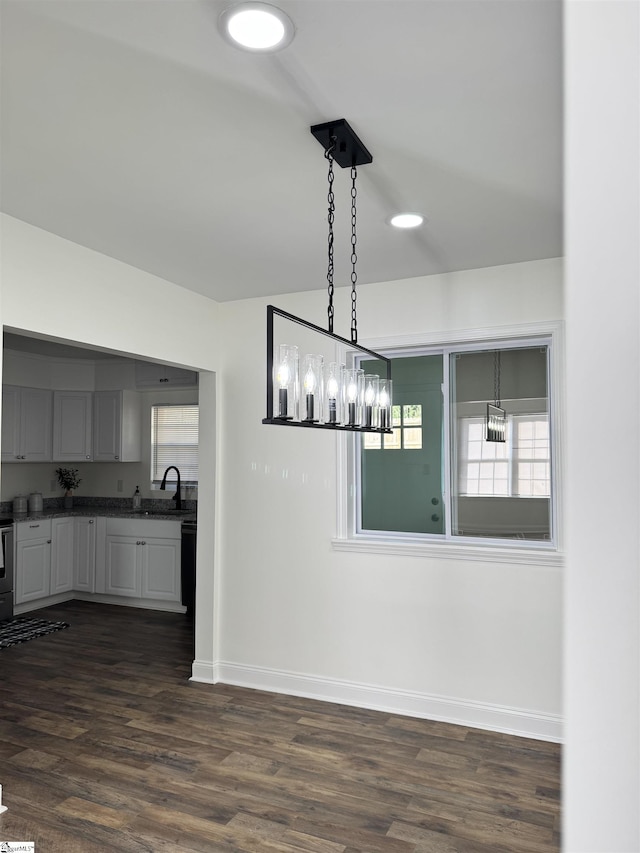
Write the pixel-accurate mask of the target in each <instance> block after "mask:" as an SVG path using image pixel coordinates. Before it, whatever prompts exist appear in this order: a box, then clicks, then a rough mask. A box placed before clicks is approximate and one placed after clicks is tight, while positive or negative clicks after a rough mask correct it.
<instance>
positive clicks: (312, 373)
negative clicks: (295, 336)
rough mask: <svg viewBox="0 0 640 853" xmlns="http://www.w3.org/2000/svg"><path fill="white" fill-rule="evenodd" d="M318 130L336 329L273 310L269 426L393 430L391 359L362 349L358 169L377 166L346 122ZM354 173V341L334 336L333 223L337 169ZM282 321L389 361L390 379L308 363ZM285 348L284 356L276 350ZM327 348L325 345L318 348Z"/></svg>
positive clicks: (321, 359)
mask: <svg viewBox="0 0 640 853" xmlns="http://www.w3.org/2000/svg"><path fill="white" fill-rule="evenodd" d="M311 133H312V134H313V136H315V138H316V139H317V140H318V142H319V143H320V144H321V145H322V146H323V148H324V156H325V159H326V160H327V162H328V169H329V171H328V186H329V188H328V193H327V203H328V214H327V222H328V224H329V235H328V241H327V245H328V261H327V292H328V298H329V304H328V308H327V318H328V328H327V329H326V330H325V329H323V328H321V327H320V326H317V325H315V324H314V323H310V322H308V321H307V320H303V319H302V318H301V317H296V316H295V315H293V314H290V313H289V312H287V311H282V310H280V309H279V308H275V307H274V306H273V305H268V306H267V360H266V361H267V416H266V418H263V420H262V423H263V424H274V425H277V426H297V427H307V428H308V427H312V428H316V429H317V428H319V429H334V430H349V431H351V432H377V433H386V434H390V433H392V429H391V427H392V405H393V399H392V396H393V395H392V385H393V383H392V379H391V361H390V359H388V358H386V357H385V356H383V355H380V354H379V353H377V352H374V351H373V350H369V349H366V347H362V346H360V345H359V344H358V318H357V293H356V284H357V280H358V276H357V272H356V262H357V255H356V243H357V233H356V224H357V211H356V199H357V190H356V179H357V167H358V166H360V165H363V164H366V163H371V162H372V161H373V157H372V156H371V154H370V153H369V151H367V149H366V148H365V146H364V145H363V144H362V142H361V141H360V139H359V138H358V137H357V136H356V134H355V133H354V131H353V130H352V128H351V127H350V126H349V124H348V122H347V121H346V120H345V119H337V120H336V121H330V122H325V123H324V124H316V125H313V126H312V127H311ZM334 162H336V163H338V165H339V166H341V167H342V168H350V170H351V258H350V260H351V340H347V339H346V338H342V337H340V336H339V335H336V334H334V331H333V319H334V306H333V296H334V284H333V272H334V267H333V225H334V214H335V200H334V193H333V182H334V172H333V164H334ZM274 316H278V317H281V318H282V319H284V320H286V321H288V322H290V323H293V324H297V325H298V326H302V327H303V328H305V329H308V330H310V331H312V332H313V333H314V334H319V335H321V336H323V337H324V338H329V339H331V340H333V342H334V344H340V346H341V348H343V347H344V346H345V345H346V346H347V347H348V348H349V349H350V350H351V351H352V353H353V351H355V352H358V353H362V354H364V355H366V356H368V357H369V358H370V359H375V360H377V361H379V362H382V364H383V365H384V368H385V370H384V375H383V376H381V375H379V374H377V373H374V372H373V370H372V371H371V372H370V373H365V371H364V369H363V368H361V367H358V365H357V362H356V361H355V360H354V361H353V363H352V364H350V365H347V364H343V363H342V362H340V361H337V360H336V358H337V357H336V355H335V346H334V352H333V353H332V355H331V356H330V357H329V358H325V356H324V355H320V354H318V353H317V352H313V353H309V352H307V353H306V354H305V355H304V356H303V357H302V359H301V358H300V348H299V347H298V346H297V345H293V344H290V343H277V344H276V341H275V338H274ZM276 348H277V351H276ZM318 348H319V347H318Z"/></svg>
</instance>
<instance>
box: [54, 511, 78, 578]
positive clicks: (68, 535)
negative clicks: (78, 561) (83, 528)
mask: <svg viewBox="0 0 640 853" xmlns="http://www.w3.org/2000/svg"><path fill="white" fill-rule="evenodd" d="M73 533H74V525H73V518H53V519H52V520H51V583H50V584H49V595H57V594H58V593H60V592H70V591H71V590H72V589H73Z"/></svg>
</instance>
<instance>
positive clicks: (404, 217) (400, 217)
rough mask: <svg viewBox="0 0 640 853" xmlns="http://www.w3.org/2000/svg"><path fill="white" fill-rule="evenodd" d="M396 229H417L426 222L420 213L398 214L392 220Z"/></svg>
mask: <svg viewBox="0 0 640 853" xmlns="http://www.w3.org/2000/svg"><path fill="white" fill-rule="evenodd" d="M390 222H391V224H392V225H393V227H394V228H417V227H418V225H422V223H423V222H424V216H421V215H420V214H419V213H398V214H397V215H396V216H392V217H391V219H390Z"/></svg>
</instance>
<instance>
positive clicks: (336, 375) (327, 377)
mask: <svg viewBox="0 0 640 853" xmlns="http://www.w3.org/2000/svg"><path fill="white" fill-rule="evenodd" d="M344 369H345V368H344V365H342V364H338V363H337V362H336V361H331V362H329V364H327V365H325V370H324V410H323V416H322V420H323V421H324V423H325V424H341V423H342V411H343V407H342V403H343V400H342V378H343V371H344Z"/></svg>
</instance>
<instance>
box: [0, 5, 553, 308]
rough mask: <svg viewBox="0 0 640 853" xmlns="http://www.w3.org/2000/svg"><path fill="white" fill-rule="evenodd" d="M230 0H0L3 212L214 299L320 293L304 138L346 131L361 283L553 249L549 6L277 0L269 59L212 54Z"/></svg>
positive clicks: (310, 154)
mask: <svg viewBox="0 0 640 853" xmlns="http://www.w3.org/2000/svg"><path fill="white" fill-rule="evenodd" d="M227 5H230V4H229V3H227V2H218V0H212V2H199V0H29V2H25V0H0V10H1V14H2V21H1V23H2V116H1V117H2V138H1V145H2V148H1V152H2V156H1V167H2V175H1V179H2V197H1V204H2V209H3V210H4V211H5V212H6V213H8V214H10V215H12V216H15V217H17V218H18V219H22V220H25V221H26V222H29V223H32V224H34V225H36V226H38V227H40V228H43V229H45V230H47V231H51V232H53V233H55V234H58V235H60V236H62V237H65V238H67V239H69V240H72V241H74V242H77V243H80V244H82V245H84V246H88V247H90V248H92V249H95V250H97V251H99V252H103V253H104V254H106V255H110V256H112V257H114V258H118V259H120V260H122V261H125V262H126V263H128V264H131V265H133V266H135V267H139V268H140V269H143V270H147V271H148V272H151V273H154V274H155V275H158V276H160V277H162V278H165V279H168V280H170V281H172V282H175V283H176V284H178V285H181V286H182V287H185V288H189V289H191V290H194V291H197V292H199V293H203V294H206V295H208V296H211V297H212V298H214V299H217V300H221V301H224V300H230V299H237V298H244V297H251V296H258V295H271V294H277V293H285V292H291V291H297V290H311V289H316V288H324V287H325V286H326V244H327V235H326V228H327V225H326V213H327V210H326V189H327V188H326V163H325V160H324V158H323V150H322V148H321V146H320V145H319V143H318V142H316V140H315V139H314V138H313V137H312V136H311V134H310V133H309V126H310V125H311V124H316V123H319V122H324V121H329V120H331V119H337V118H346V119H347V120H348V121H349V122H350V124H351V125H352V126H353V128H354V130H355V131H356V133H358V135H359V136H360V137H361V139H362V140H363V142H364V143H365V145H366V146H367V147H368V148H369V150H370V151H371V153H372V154H373V158H374V159H373V163H372V164H371V165H368V166H362V167H361V168H360V170H359V192H358V274H359V281H360V282H361V283H366V282H372V281H388V280H394V279H400V278H408V277H412V276H419V275H426V274H431V273H437V272H444V271H450V270H457V269H471V268H476V267H485V266H492V265H496V264H505V263H512V262H517V261H525V260H534V259H538V258H545V257H556V256H558V255H561V254H562V161H561V147H562V146H561V133H562V88H561V86H562V67H561V65H562V56H561V36H562V33H561V13H562V9H561V2H560V0H282V2H279V5H280V6H281V8H282V9H284V10H285V11H286V12H287V13H288V14H289V16H290V17H291V18H292V19H293V21H294V23H295V26H296V35H295V38H294V40H293V42H292V44H291V45H290V46H289V48H288V49H286V50H285V51H283V52H281V53H278V54H272V55H269V56H266V55H256V54H250V53H245V52H242V51H239V50H236V49H234V48H233V47H231V46H229V45H228V44H226V43H225V42H224V41H222V39H221V37H220V36H219V34H218V30H217V27H216V22H217V18H218V15H219V13H220V11H221V10H222V9H223V8H225V7H226V6H227ZM337 172H338V174H337V175H336V205H337V211H336V285H338V286H339V285H346V284H348V283H349V275H350V266H349V252H350V244H349V228H350V215H349V201H350V200H349V175H348V172H347V171H345V170H341V169H337ZM401 209H408V210H413V211H420V212H422V213H424V214H425V215H426V217H427V223H426V226H425V227H423V228H422V229H420V230H419V231H414V232H399V231H396V230H395V229H392V228H391V227H390V226H389V225H388V224H387V222H386V220H387V219H388V217H389V216H390V215H391V214H393V213H395V212H397V211H398V210H401Z"/></svg>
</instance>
